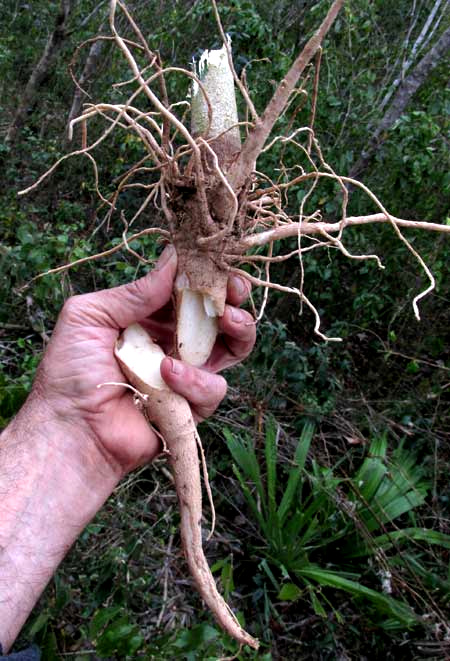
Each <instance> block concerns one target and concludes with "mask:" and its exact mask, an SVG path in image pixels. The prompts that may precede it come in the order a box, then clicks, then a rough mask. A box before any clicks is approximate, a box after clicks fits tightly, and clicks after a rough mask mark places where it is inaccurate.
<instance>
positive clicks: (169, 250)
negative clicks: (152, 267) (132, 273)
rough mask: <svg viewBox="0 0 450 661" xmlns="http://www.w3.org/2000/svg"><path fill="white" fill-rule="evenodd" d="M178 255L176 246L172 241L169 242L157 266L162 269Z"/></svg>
mask: <svg viewBox="0 0 450 661" xmlns="http://www.w3.org/2000/svg"><path fill="white" fill-rule="evenodd" d="M175 255H176V253H175V248H174V247H173V245H172V244H171V243H169V244H168V245H167V246H166V247H165V248H164V250H163V251H162V253H161V256H160V258H159V259H158V262H157V264H156V268H157V269H158V270H159V269H162V268H163V267H164V266H165V265H166V264H167V263H168V262H170V260H171V259H172V258H173V257H174V256H175Z"/></svg>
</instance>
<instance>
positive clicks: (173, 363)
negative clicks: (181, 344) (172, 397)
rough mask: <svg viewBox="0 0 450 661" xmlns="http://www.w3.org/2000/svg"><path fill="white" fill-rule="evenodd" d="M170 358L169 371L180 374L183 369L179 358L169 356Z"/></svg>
mask: <svg viewBox="0 0 450 661" xmlns="http://www.w3.org/2000/svg"><path fill="white" fill-rule="evenodd" d="M169 360H170V371H171V372H172V374H177V375H180V374H181V373H182V371H183V365H182V363H181V362H180V361H179V360H175V359H174V358H169Z"/></svg>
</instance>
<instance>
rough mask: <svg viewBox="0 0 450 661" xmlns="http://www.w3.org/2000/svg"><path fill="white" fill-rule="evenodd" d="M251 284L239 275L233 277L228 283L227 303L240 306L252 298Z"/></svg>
mask: <svg viewBox="0 0 450 661" xmlns="http://www.w3.org/2000/svg"><path fill="white" fill-rule="evenodd" d="M251 287H252V286H251V284H250V283H249V281H248V280H245V279H244V278H242V277H241V276H239V275H231V276H230V277H229V278H228V283H227V303H229V304H230V305H235V306H239V305H242V303H244V301H246V300H247V298H248V297H249V296H250V291H251Z"/></svg>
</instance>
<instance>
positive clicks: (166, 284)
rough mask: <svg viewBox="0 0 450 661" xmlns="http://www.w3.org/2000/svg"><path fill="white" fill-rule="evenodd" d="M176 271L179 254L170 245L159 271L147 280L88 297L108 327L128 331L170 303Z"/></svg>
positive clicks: (162, 258)
mask: <svg viewBox="0 0 450 661" xmlns="http://www.w3.org/2000/svg"><path fill="white" fill-rule="evenodd" d="M176 270H177V254H176V252H175V248H174V247H173V246H172V245H170V244H169V245H168V246H166V248H165V249H164V250H163V252H162V254H161V257H160V258H159V260H158V262H157V264H156V266H155V268H154V269H153V270H152V271H150V273H148V274H147V275H145V276H144V277H143V278H139V280H135V281H134V282H130V283H129V284H126V285H122V286H120V287H115V288H113V289H104V290H103V291H99V292H97V293H95V294H88V295H87V296H89V297H92V303H94V305H95V307H96V312H97V313H98V316H99V318H105V317H106V318H107V319H108V325H111V326H116V327H117V328H126V327H127V326H129V325H130V324H133V323H134V322H136V321H141V320H142V319H144V318H145V317H148V316H149V315H150V314H152V313H153V312H155V311H156V310H159V309H160V308H162V307H163V306H164V305H165V304H166V303H168V302H169V301H170V297H171V295H172V289H173V281H174V278H175V274H176ZM82 298H83V297H82ZM94 298H95V301H94Z"/></svg>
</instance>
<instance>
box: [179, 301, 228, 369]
mask: <svg viewBox="0 0 450 661" xmlns="http://www.w3.org/2000/svg"><path fill="white" fill-rule="evenodd" d="M179 300H180V303H179V308H178V315H177V316H178V319H177V349H178V354H179V356H180V358H181V359H182V360H184V361H186V362H187V363H190V364H191V365H194V366H195V367H200V365H203V364H204V363H205V362H206V361H207V360H208V358H209V356H210V354H211V351H212V348H213V346H214V342H215V341H216V337H217V330H218V326H217V313H216V310H215V307H214V303H213V301H212V300H211V297H210V296H208V295H207V294H200V293H199V292H195V291H192V290H191V289H187V288H186V289H183V290H182V291H181V294H180V297H179Z"/></svg>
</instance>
